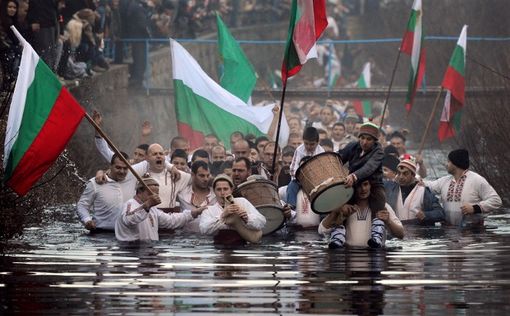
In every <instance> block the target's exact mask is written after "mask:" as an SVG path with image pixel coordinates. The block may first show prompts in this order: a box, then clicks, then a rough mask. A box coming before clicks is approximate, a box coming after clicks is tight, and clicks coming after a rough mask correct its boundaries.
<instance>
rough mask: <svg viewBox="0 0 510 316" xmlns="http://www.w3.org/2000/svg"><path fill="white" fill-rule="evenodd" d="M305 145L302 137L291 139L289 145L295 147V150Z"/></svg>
mask: <svg viewBox="0 0 510 316" xmlns="http://www.w3.org/2000/svg"><path fill="white" fill-rule="evenodd" d="M302 143H303V140H302V139H301V137H291V138H289V145H290V146H292V147H294V149H296V148H298V147H299V145H301V144H302Z"/></svg>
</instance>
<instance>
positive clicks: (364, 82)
mask: <svg viewBox="0 0 510 316" xmlns="http://www.w3.org/2000/svg"><path fill="white" fill-rule="evenodd" d="M370 78H371V73H370V63H365V66H363V72H362V73H361V76H360V77H359V79H358V82H357V83H356V87H358V88H360V89H366V88H370ZM353 105H354V109H355V110H356V113H357V114H358V115H361V116H363V117H372V103H371V102H370V101H368V100H364V101H360V100H356V101H354V102H353Z"/></svg>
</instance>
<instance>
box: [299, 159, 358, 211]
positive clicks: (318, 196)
mask: <svg viewBox="0 0 510 316" xmlns="http://www.w3.org/2000/svg"><path fill="white" fill-rule="evenodd" d="M348 175H349V171H348V170H347V168H345V167H344V166H343V164H342V160H341V158H340V156H339V155H338V154H336V153H333V152H325V153H321V154H318V155H316V156H313V157H312V158H310V159H309V160H308V161H306V162H305V163H303V164H302V165H301V166H300V167H299V169H298V170H297V171H296V179H297V180H298V181H299V183H300V184H301V187H302V189H303V191H304V192H305V193H306V194H307V195H308V196H309V197H310V202H311V206H312V211H314V212H315V213H317V214H324V213H330V212H331V211H333V210H334V209H337V208H339V207H341V206H342V205H344V204H345V203H347V202H348V201H349V200H350V198H351V197H352V195H353V193H354V190H353V189H352V187H349V188H346V187H345V178H346V177H347V176H348Z"/></svg>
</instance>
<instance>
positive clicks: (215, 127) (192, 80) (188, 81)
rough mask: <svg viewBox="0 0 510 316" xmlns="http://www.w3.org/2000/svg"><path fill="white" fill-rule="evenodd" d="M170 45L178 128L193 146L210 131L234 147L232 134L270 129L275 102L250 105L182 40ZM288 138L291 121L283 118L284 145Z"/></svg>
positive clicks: (197, 145)
mask: <svg viewBox="0 0 510 316" xmlns="http://www.w3.org/2000/svg"><path fill="white" fill-rule="evenodd" d="M170 47H171V53H172V67H173V82H174V97H175V111H176V114H177V127H178V130H179V134H180V135H181V136H183V137H185V138H187V139H188V140H189V141H190V147H191V148H198V147H200V146H202V144H203V141H204V136H205V135H207V134H214V135H216V136H217V137H218V138H219V139H220V140H221V141H222V142H223V144H225V145H226V146H227V147H230V134H232V133H233V132H235V131H239V132H242V133H243V134H245V135H246V134H248V133H251V134H254V135H255V136H261V135H264V134H266V133H267V132H268V131H269V128H270V126H271V122H272V120H273V112H272V109H273V107H274V106H275V104H272V105H267V106H247V104H246V102H244V101H243V100H241V99H239V98H238V97H236V96H235V95H233V94H231V93H230V92H228V91H227V90H225V89H224V88H222V87H221V86H220V85H219V84H217V83H216V82H215V81H214V80H213V79H211V78H210V77H209V76H208V75H207V74H206V73H205V72H204V71H203V70H202V68H201V67H200V65H199V64H198V63H197V61H196V60H195V59H194V58H193V57H192V56H191V55H190V54H189V53H188V52H187V51H186V50H185V49H184V47H182V46H181V45H180V44H179V43H177V42H176V41H175V40H173V39H171V40H170ZM288 137H289V127H288V125H287V120H282V128H281V131H280V144H282V146H283V145H284V144H286V143H287V139H288Z"/></svg>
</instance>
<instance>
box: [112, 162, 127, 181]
mask: <svg viewBox="0 0 510 316" xmlns="http://www.w3.org/2000/svg"><path fill="white" fill-rule="evenodd" d="M127 173H128V166H127V165H126V164H125V163H124V162H122V160H120V159H119V158H115V160H114V161H113V164H112V165H111V166H110V178H112V179H113V180H115V181H122V180H124V179H126V175H127Z"/></svg>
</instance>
